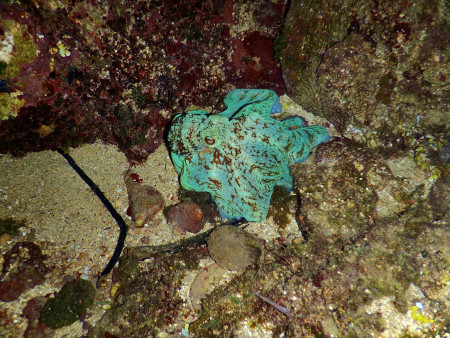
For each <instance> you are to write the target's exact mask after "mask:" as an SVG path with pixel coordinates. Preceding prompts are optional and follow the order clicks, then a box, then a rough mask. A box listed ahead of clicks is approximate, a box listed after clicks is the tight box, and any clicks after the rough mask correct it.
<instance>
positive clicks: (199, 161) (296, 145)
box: [168, 89, 330, 222]
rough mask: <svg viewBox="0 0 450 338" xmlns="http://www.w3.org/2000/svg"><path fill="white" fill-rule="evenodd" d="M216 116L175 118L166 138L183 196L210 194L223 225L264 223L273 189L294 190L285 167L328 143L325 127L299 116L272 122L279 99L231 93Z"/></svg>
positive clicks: (257, 92) (198, 113) (261, 92)
mask: <svg viewBox="0 0 450 338" xmlns="http://www.w3.org/2000/svg"><path fill="white" fill-rule="evenodd" d="M224 103H225V107H226V109H225V110H224V111H222V112H220V113H208V112H206V111H204V110H193V111H189V112H187V113H184V114H177V115H176V116H175V117H174V118H173V120H172V122H171V126H170V129H169V132H168V144H169V150H170V156H171V159H172V162H173V165H174V167H175V170H176V171H177V173H178V174H179V180H180V184H181V185H182V186H183V187H184V188H185V189H187V190H191V191H199V192H209V193H210V194H211V196H212V198H213V200H214V201H215V202H216V204H217V207H218V211H219V212H220V215H221V216H222V218H223V219H229V220H242V219H245V220H246V221H249V222H263V221H264V220H265V219H266V217H267V213H268V211H269V206H270V199H271V196H272V193H273V189H274V186H275V185H279V186H282V187H285V188H286V189H289V190H290V189H292V188H293V178H292V176H291V174H290V169H289V168H290V165H292V164H293V163H296V162H303V161H305V160H306V158H307V157H308V155H309V153H310V151H311V149H312V148H314V147H315V146H317V145H318V144H320V143H324V142H327V141H328V140H329V139H330V135H329V134H328V132H327V130H326V129H325V127H323V126H320V125H315V126H306V125H305V122H304V120H303V119H302V118H301V117H300V116H291V117H288V118H286V119H284V120H281V121H279V120H276V119H275V118H273V117H272V116H271V115H272V114H277V113H280V112H281V110H282V106H281V104H280V100H279V97H278V95H277V94H276V93H275V92H274V91H271V90H267V89H235V90H233V91H231V92H230V93H228V94H227V95H226V97H225V99H224Z"/></svg>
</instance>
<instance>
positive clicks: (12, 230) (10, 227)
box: [0, 218, 25, 236]
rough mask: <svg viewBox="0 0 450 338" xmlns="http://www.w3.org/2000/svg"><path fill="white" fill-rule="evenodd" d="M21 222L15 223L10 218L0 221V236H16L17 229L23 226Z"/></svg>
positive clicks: (15, 221)
mask: <svg viewBox="0 0 450 338" xmlns="http://www.w3.org/2000/svg"><path fill="white" fill-rule="evenodd" d="M24 225H25V223H24V222H23V221H17V220H15V219H12V218H5V219H0V236H1V235H3V234H8V235H10V236H17V235H18V234H19V228H20V227H22V226H24Z"/></svg>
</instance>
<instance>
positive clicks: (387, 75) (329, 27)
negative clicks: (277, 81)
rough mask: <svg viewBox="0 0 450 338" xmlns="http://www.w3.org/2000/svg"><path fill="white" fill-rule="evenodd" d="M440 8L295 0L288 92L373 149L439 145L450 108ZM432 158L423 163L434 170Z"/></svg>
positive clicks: (437, 0)
mask: <svg viewBox="0 0 450 338" xmlns="http://www.w3.org/2000/svg"><path fill="white" fill-rule="evenodd" d="M445 7H446V6H445V4H444V1H441V0H434V1H418V2H414V3H412V2H405V1H397V2H395V1H387V2H383V3H378V2H376V1H375V2H371V3H370V4H368V3H367V2H366V1H358V0H353V1H342V0H335V1H331V2H328V1H317V2H312V3H309V5H308V6H304V5H303V3H301V2H293V3H292V6H291V8H290V11H289V14H288V15H287V18H286V23H285V30H284V32H283V36H282V38H281V40H282V48H281V51H280V59H281V64H282V66H283V71H284V78H285V80H286V85H287V87H288V94H289V95H290V96H291V97H292V98H293V99H294V100H295V101H296V102H297V103H299V104H301V105H302V106H304V107H305V108H306V109H308V110H310V111H313V112H315V113H316V114H318V115H321V116H324V117H326V118H327V119H328V120H329V121H330V122H331V123H333V125H334V126H335V127H336V129H337V130H338V131H339V132H340V133H341V135H343V136H345V137H348V138H351V139H354V140H355V141H358V142H362V143H364V144H365V145H366V146H369V147H371V148H374V149H382V150H384V151H386V152H389V153H392V152H402V151H405V150H408V149H415V150H416V151H420V150H418V148H420V146H422V144H423V143H426V142H434V144H435V145H434V147H435V148H437V149H440V148H442V146H444V145H445V144H446V142H447V141H446V140H447V137H446V134H447V133H448V130H447V126H446V125H447V124H448V121H447V120H448V118H446V116H445V113H444V112H446V111H448V110H449V101H448V97H449V95H448V74H447V73H448V67H447V64H448V48H449V46H448V44H447V43H445V41H447V40H448V25H449V22H448V17H447V16H446V10H445ZM299 17H301V18H302V20H300V21H299V20H297V18H299ZM425 135H426V136H425ZM420 138H423V139H422V140H420ZM435 163H436V162H435V161H431V163H427V164H426V165H427V167H428V168H429V169H430V170H433V167H434V166H435Z"/></svg>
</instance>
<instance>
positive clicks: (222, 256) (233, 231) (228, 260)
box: [207, 225, 262, 270]
mask: <svg viewBox="0 0 450 338" xmlns="http://www.w3.org/2000/svg"><path fill="white" fill-rule="evenodd" d="M207 241H208V251H209V254H210V255H211V257H212V258H213V259H214V261H215V262H216V263H217V264H219V265H220V266H221V267H223V268H225V269H229V270H242V269H245V268H246V267H247V266H249V265H251V264H254V263H256V262H257V261H258V260H259V258H260V256H261V253H262V244H261V242H260V240H259V239H257V238H255V237H254V236H252V235H251V234H249V233H247V232H246V231H245V230H242V229H239V228H236V227H233V226H229V225H225V226H221V227H218V228H217V229H215V230H214V231H213V232H212V233H211V234H210V235H209V237H208V240H207Z"/></svg>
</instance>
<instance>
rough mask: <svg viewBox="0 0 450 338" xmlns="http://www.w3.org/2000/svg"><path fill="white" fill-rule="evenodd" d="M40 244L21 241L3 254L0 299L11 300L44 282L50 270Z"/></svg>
mask: <svg viewBox="0 0 450 338" xmlns="http://www.w3.org/2000/svg"><path fill="white" fill-rule="evenodd" d="M44 258H45V257H44V256H43V254H42V251H41V249H40V248H39V246H38V245H36V244H35V243H32V242H19V243H17V244H16V245H14V247H13V248H12V249H11V250H9V251H8V252H6V253H5V254H4V256H3V269H2V277H1V280H0V300H2V301H4V302H11V301H13V300H16V299H17V298H19V297H20V295H21V294H22V293H23V292H24V291H26V290H29V289H31V288H33V287H34V286H36V285H39V284H41V283H42V282H44V280H45V277H44V275H45V274H46V273H47V272H48V271H49V269H48V268H47V266H46V265H45V263H44Z"/></svg>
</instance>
